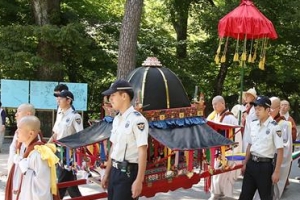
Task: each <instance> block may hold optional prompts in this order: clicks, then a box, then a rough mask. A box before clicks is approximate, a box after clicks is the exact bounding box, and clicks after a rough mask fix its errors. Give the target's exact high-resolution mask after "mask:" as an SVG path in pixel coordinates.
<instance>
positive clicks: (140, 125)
mask: <svg viewBox="0 0 300 200" xmlns="http://www.w3.org/2000/svg"><path fill="white" fill-rule="evenodd" d="M137 127H138V129H140V130H141V131H143V130H144V129H145V123H144V122H140V123H137Z"/></svg>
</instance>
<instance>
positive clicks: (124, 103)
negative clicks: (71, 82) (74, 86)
mask: <svg viewBox="0 0 300 200" xmlns="http://www.w3.org/2000/svg"><path fill="white" fill-rule="evenodd" d="M103 95H105V96H109V101H110V103H111V105H112V108H113V109H115V110H118V111H119V113H118V115H117V116H115V118H114V121H113V125H112V127H113V129H112V136H111V137H110V141H111V142H112V144H113V145H112V146H111V148H110V153H109V155H108V162H107V163H108V164H107V166H106V170H105V174H104V176H103V177H102V182H101V183H102V187H103V188H105V189H107V191H108V199H111V200H118V199H138V197H139V195H140V194H141V191H142V184H143V181H144V176H145V171H146V158H147V146H148V129H149V125H148V122H147V120H146V119H145V118H144V117H143V115H142V114H141V113H140V112H138V111H137V110H135V109H134V108H133V106H132V105H131V100H132V99H133V98H134V91H133V88H132V86H131V85H130V84H129V83H128V82H127V81H125V80H117V81H116V82H115V83H114V84H113V85H112V86H111V87H110V88H109V89H108V90H107V91H104V92H103ZM54 96H55V98H56V102H57V115H56V121H55V124H54V126H53V129H52V132H53V134H52V136H51V137H50V139H49V140H48V141H45V140H44V138H43V135H42V133H41V130H40V129H41V127H40V126H41V123H40V120H39V119H38V118H37V117H36V116H35V108H34V106H33V105H32V104H28V103H24V104H21V105H20V106H19V107H18V109H17V112H16V114H15V118H16V122H17V130H16V132H15V134H14V137H13V141H12V143H11V145H10V149H9V158H8V175H9V176H8V181H7V185H6V189H5V200H28V199H30V200H41V199H43V200H52V199H54V200H56V199H63V198H64V196H65V195H66V192H68V194H69V195H70V196H71V197H72V198H75V197H80V196H82V195H81V192H80V190H79V188H78V186H70V187H65V188H57V183H61V182H66V181H74V180H76V179H77V177H76V173H75V170H76V169H74V168H73V167H72V166H74V165H73V162H75V161H74V160H73V159H72V152H71V150H70V149H68V148H66V147H63V146H60V145H59V144H58V143H56V141H57V140H60V139H62V138H64V137H67V136H69V135H72V134H74V133H77V132H79V131H81V130H83V122H82V118H81V115H80V114H78V113H77V112H76V111H75V108H74V106H73V101H74V95H73V93H72V92H71V91H69V88H68V87H67V85H65V84H59V85H57V86H56V87H55V88H54ZM0 107H1V105H0ZM0 113H1V116H2V115H3V116H4V119H5V112H4V110H3V109H2V108H0ZM2 113H4V114H2ZM1 119H2V118H1ZM1 119H0V123H1ZM3 121H4V120H3ZM1 131H2V127H0V136H1V137H0V142H1V144H2V140H3V139H2V134H1ZM3 137H4V134H3ZM124 141H125V142H124ZM0 149H1V146H0Z"/></svg>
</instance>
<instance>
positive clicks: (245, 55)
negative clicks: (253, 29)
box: [241, 34, 247, 61]
mask: <svg viewBox="0 0 300 200" xmlns="http://www.w3.org/2000/svg"><path fill="white" fill-rule="evenodd" d="M246 45H247V34H245V38H244V46H243V53H242V58H241V60H242V61H246V60H247V50H246Z"/></svg>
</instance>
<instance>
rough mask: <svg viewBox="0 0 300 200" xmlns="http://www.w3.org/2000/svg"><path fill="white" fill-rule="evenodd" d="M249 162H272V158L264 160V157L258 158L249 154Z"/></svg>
mask: <svg viewBox="0 0 300 200" xmlns="http://www.w3.org/2000/svg"><path fill="white" fill-rule="evenodd" d="M251 160H252V161H254V162H272V161H273V159H272V158H264V157H259V156H255V155H252V154H251Z"/></svg>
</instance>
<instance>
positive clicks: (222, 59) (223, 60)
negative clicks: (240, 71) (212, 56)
mask: <svg viewBox="0 0 300 200" xmlns="http://www.w3.org/2000/svg"><path fill="white" fill-rule="evenodd" d="M224 62H226V56H225V55H223V56H222V57H221V63H224Z"/></svg>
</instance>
